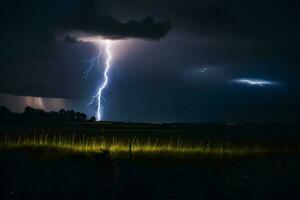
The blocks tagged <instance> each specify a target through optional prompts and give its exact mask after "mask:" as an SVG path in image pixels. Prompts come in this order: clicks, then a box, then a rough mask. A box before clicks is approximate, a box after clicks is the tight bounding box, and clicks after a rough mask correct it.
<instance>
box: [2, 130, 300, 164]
mask: <svg viewBox="0 0 300 200" xmlns="http://www.w3.org/2000/svg"><path fill="white" fill-rule="evenodd" d="M114 131H115V132H116V133H118V134H107V133H106V132H105V131H103V130H101V129H99V131H98V133H96V134H86V132H80V130H79V132H76V133H74V131H73V130H72V131H67V130H64V131H61V130H60V132H59V131H58V132H57V131H53V130H52V131H51V130H50V129H49V130H48V129H32V130H31V131H30V132H28V131H27V132H26V133H25V132H22V131H19V132H7V133H2V134H1V135H0V147H1V149H2V150H13V149H22V148H27V149H48V150H50V149H55V150H56V151H60V152H62V153H102V152H109V153H110V154H111V155H112V156H113V157H116V158H117V157H130V158H135V157H139V156H153V157H156V158H159V157H169V158H196V159H197V158H200V157H201V156H202V157H203V156H212V157H228V156H240V157H241V156H265V155H270V154H272V155H275V154H278V155H286V154H289V155H297V154H299V152H300V146H299V145H295V144H293V145H291V144H284V143H276V144H274V143H271V142H262V141H253V140H252V141H247V140H231V139H224V138H222V139H216V138H213V139H211V138H209V137H188V135H184V134H181V135H180V134H164V133H163V131H162V134H153V135H150V134H145V135H131V134H129V133H130V130H126V132H125V133H122V130H114ZM135 131H136V130H135ZM142 131H143V130H139V132H142Z"/></svg>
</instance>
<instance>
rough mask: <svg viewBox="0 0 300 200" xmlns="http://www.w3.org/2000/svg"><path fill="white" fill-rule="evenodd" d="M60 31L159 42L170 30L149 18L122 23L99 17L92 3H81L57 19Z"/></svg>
mask: <svg viewBox="0 0 300 200" xmlns="http://www.w3.org/2000/svg"><path fill="white" fill-rule="evenodd" d="M57 28H58V30H61V31H83V32H86V33H88V34H91V35H101V36H104V37H107V38H111V39H115V38H129V37H130V38H143V39H154V40H159V39H161V38H163V37H165V35H166V34H167V33H168V32H169V31H170V30H171V28H172V25H171V23H170V22H169V21H164V22H155V21H154V20H153V19H152V18H151V17H147V18H144V19H143V20H141V21H136V20H130V21H128V22H125V23H122V22H120V21H118V20H117V19H114V18H113V17H111V16H109V15H104V16H99V14H98V13H97V10H96V6H95V3H94V1H90V0H89V1H82V2H80V3H79V4H77V6H75V8H74V11H72V12H71V13H70V14H69V15H67V16H65V17H62V18H59V19H58V22H57Z"/></svg>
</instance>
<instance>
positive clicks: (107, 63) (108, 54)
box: [84, 40, 112, 121]
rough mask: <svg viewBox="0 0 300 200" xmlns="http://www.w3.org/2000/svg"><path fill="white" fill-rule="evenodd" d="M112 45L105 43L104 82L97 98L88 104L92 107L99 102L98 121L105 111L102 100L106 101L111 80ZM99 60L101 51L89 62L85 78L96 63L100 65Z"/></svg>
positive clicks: (107, 41) (93, 98) (108, 42)
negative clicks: (106, 93) (106, 89)
mask: <svg viewBox="0 0 300 200" xmlns="http://www.w3.org/2000/svg"><path fill="white" fill-rule="evenodd" d="M110 43H111V42H110V41H109V40H106V41H105V53H106V61H105V69H104V81H103V82H102V83H101V85H100V86H99V88H98V90H97V94H96V95H95V96H93V97H92V100H91V102H90V103H88V106H90V105H92V104H93V103H94V102H95V100H97V112H96V120H97V121H100V120H102V110H103V106H102V100H104V98H103V90H104V89H105V88H106V87H107V84H108V79H109V77H108V72H109V69H110V67H111V65H110V61H111V58H112V54H111V51H110ZM99 60H100V49H99V53H98V55H97V56H95V57H94V58H92V59H90V60H89V62H90V65H89V68H88V69H87V71H85V72H84V75H85V77H84V78H87V76H88V75H89V73H90V71H91V70H92V69H93V67H94V65H95V62H97V63H99Z"/></svg>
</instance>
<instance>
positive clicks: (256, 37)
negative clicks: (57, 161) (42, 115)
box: [0, 0, 300, 122]
mask: <svg viewBox="0 0 300 200" xmlns="http://www.w3.org/2000/svg"><path fill="white" fill-rule="evenodd" d="M299 4H300V3H298V2H295V3H294V2H293V3H292V1H274V0H272V1H271V0H264V1H261V0H260V1H258V0H251V1H250V0H244V1H241V0H229V1H218V0H199V1H195V0H185V1H182V0H160V1H152V0H126V1H121V0H95V1H94V2H93V1H90V0H86V1H78V0H76V1H75V0H43V1H40V0H27V1H24V0H23V1H22V0H13V1H12V0H4V1H2V2H1V7H0V15H1V17H0V21H1V32H0V36H1V48H0V50H1V53H0V104H2V105H5V106H7V107H8V108H9V109H10V110H12V111H15V112H21V111H23V109H24V107H25V106H27V105H29V106H33V107H37V108H42V109H45V110H47V111H50V110H59V109H60V108H65V109H74V110H78V111H81V112H85V113H87V114H88V115H89V116H92V115H93V114H94V113H95V112H96V106H95V105H92V106H90V107H87V106H86V105H87V104H88V102H89V101H90V100H91V96H92V95H94V94H95V93H96V90H97V88H98V86H99V83H101V81H103V66H104V62H105V56H103V57H101V58H102V59H101V62H100V65H99V66H98V67H95V68H94V69H93V70H92V71H91V73H90V75H89V76H88V77H87V78H86V79H85V78H84V72H85V71H86V70H87V69H88V66H89V63H88V62H87V60H88V59H90V58H92V57H93V56H96V55H97V54H98V50H99V44H97V43H95V42H92V41H89V40H84V39H83V38H86V37H98V36H99V37H100V36H101V37H102V38H104V39H109V40H110V41H111V51H112V61H111V64H112V68H111V70H110V72H109V75H110V79H109V83H108V88H107V89H106V90H105V91H104V98H105V101H104V103H103V107H104V110H103V113H104V114H103V119H104V120H115V121H146V122H159V121H162V122H227V121H249V122H266V121H267V122H269V121H270V122H271V121H284V122H292V121H299V114H300V109H299V107H300V105H299V104H300V103H299V102H300V101H299V99H300V90H299V88H298V86H299V84H300V79H299V73H300V67H299V64H300V61H299V56H298V54H299V53H298V52H299V50H298V49H299V45H300V41H299V35H300V28H299V27H300V26H299V25H300V22H299V19H300V12H299V8H300V6H299ZM65 36H68V37H65ZM100 53H101V50H100ZM249 80H250V82H249ZM247 81H248V82H247ZM251 81H252V82H251ZM253 81H261V82H263V83H265V84H256V83H253ZM251 83H252V84H251Z"/></svg>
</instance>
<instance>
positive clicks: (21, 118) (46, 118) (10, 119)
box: [0, 106, 95, 125]
mask: <svg viewBox="0 0 300 200" xmlns="http://www.w3.org/2000/svg"><path fill="white" fill-rule="evenodd" d="M87 121H95V117H92V118H90V119H88V118H87V115H86V114H84V113H80V112H75V111H73V110H64V109H61V110H60V111H58V112H55V111H51V112H46V111H44V110H42V109H34V108H32V107H29V106H28V107H26V108H25V110H24V112H23V113H14V112H11V111H10V110H9V109H8V108H7V107H5V106H0V124H8V125H10V124H13V125H15V124H55V123H66V122H87Z"/></svg>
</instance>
